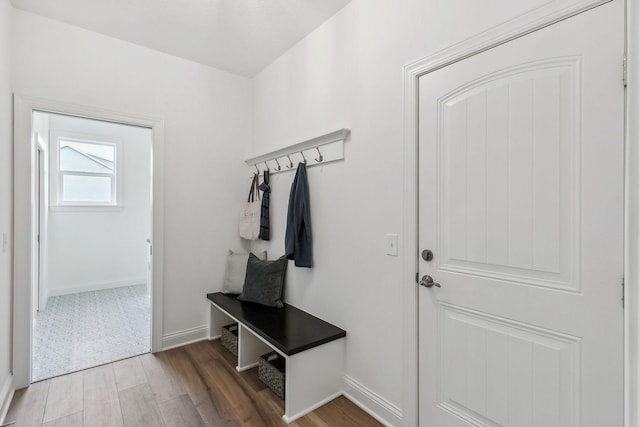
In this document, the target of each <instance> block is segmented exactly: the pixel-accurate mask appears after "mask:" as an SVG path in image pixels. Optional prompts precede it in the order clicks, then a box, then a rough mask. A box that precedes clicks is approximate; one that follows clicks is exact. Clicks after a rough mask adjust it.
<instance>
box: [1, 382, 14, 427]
mask: <svg viewBox="0 0 640 427" xmlns="http://www.w3.org/2000/svg"><path fill="white" fill-rule="evenodd" d="M14 391H15V390H14V388H13V375H11V374H9V375H7V378H5V380H4V383H3V384H2V388H1V389H0V425H4V422H5V418H6V417H7V412H9V405H11V399H13V392H14Z"/></svg>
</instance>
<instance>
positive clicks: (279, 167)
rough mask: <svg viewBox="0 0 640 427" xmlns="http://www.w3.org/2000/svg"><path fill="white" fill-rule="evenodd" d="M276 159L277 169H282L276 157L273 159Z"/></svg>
mask: <svg viewBox="0 0 640 427" xmlns="http://www.w3.org/2000/svg"><path fill="white" fill-rule="evenodd" d="M273 160H275V161H276V165H278V167H277V168H276V170H277V171H279V170H280V169H282V166H280V162H279V161H278V158H277V157H276V158H275V159H273Z"/></svg>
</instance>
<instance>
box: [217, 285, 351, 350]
mask: <svg viewBox="0 0 640 427" xmlns="http://www.w3.org/2000/svg"><path fill="white" fill-rule="evenodd" d="M236 297H237V295H227V294H223V293H222V292H216V293H214V294H207V298H208V299H209V300H210V301H211V302H212V303H214V304H215V305H217V306H218V307H220V308H221V309H223V310H224V311H226V312H227V313H229V314H230V315H231V316H233V317H235V318H236V319H238V321H240V322H241V323H242V324H244V325H245V326H246V327H248V328H249V329H251V330H252V331H254V332H255V333H256V334H258V335H260V336H261V337H262V338H264V339H265V340H266V341H267V342H268V343H269V344H271V345H273V346H274V347H275V348H277V349H278V350H280V351H281V352H283V353H284V354H286V355H287V356H291V355H294V354H296V353H300V352H301V351H304V350H308V349H310V348H313V347H317V346H319V345H321V344H325V343H328V342H330V341H333V340H337V339H339V338H342V337H344V336H346V335H347V332H346V331H345V330H344V329H340V328H338V327H337V326H334V325H332V324H331V323H328V322H325V321H324V320H322V319H319V318H317V317H315V316H313V315H311V314H309V313H307V312H305V311H302V310H300V309H298V308H296V307H294V306H292V305H289V304H286V303H285V305H284V307H283V308H272V307H266V306H264V305H260V304H253V303H250V302H242V301H239V300H237V299H236Z"/></svg>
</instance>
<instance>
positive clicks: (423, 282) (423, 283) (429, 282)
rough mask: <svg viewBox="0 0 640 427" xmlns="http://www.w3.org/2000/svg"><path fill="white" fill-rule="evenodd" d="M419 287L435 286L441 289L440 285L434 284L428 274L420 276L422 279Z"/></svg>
mask: <svg viewBox="0 0 640 427" xmlns="http://www.w3.org/2000/svg"><path fill="white" fill-rule="evenodd" d="M420 286H424V287H425V288H430V287H432V286H437V287H438V288H440V287H441V286H440V283H437V282H434V281H433V277H431V276H429V275H428V274H425V275H424V276H422V279H421V280H420Z"/></svg>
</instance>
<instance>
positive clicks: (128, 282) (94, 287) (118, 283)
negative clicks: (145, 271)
mask: <svg viewBox="0 0 640 427" xmlns="http://www.w3.org/2000/svg"><path fill="white" fill-rule="evenodd" d="M146 283H147V278H146V277H136V278H132V279H123V280H110V281H108V282H91V283H87V284H84V285H80V286H70V287H67V288H57V289H49V297H56V296H59V295H68V294H79V293H81V292H89V291H99V290H102V289H114V288H124V287H125V286H134V285H144V284H146Z"/></svg>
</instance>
